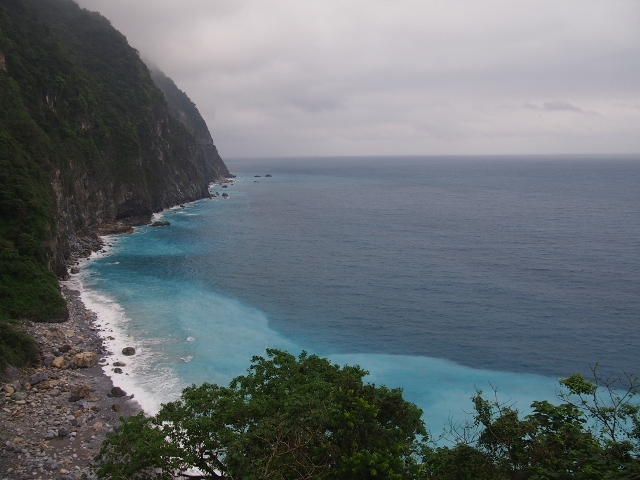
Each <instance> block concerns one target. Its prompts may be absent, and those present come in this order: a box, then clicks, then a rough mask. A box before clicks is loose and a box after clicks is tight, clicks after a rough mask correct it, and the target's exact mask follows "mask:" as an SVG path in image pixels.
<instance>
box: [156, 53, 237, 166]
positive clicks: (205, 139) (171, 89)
mask: <svg viewBox="0 0 640 480" xmlns="http://www.w3.org/2000/svg"><path fill="white" fill-rule="evenodd" d="M149 69H150V71H151V78H152V80H153V83H154V84H155V85H156V86H157V87H158V88H159V89H160V90H161V91H162V93H163V94H164V97H165V99H166V100H167V106H168V107H169V113H170V114H171V116H172V117H173V118H175V119H177V120H178V121H179V122H180V123H181V124H182V125H183V126H184V127H185V128H186V129H187V131H188V132H189V133H190V134H191V135H192V136H193V138H194V139H195V140H196V143H197V144H198V150H199V151H198V153H197V161H196V165H197V167H198V170H199V171H200V173H201V174H202V175H203V176H204V177H205V178H212V179H215V178H219V177H225V178H226V177H229V176H231V174H230V173H229V170H228V169H227V166H226V165H225V164H224V162H223V161H222V158H220V155H219V154H218V150H217V149H216V146H215V145H214V144H213V139H212V138H211V133H210V132H209V129H208V128H207V124H206V123H205V121H204V119H203V118H202V116H201V115H200V112H199V111H198V108H197V107H196V106H195V104H194V103H193V102H192V101H191V99H190V98H189V97H188V96H187V94H186V93H184V92H183V91H182V90H180V89H179V88H178V87H177V86H176V84H175V83H173V80H171V79H170V78H169V77H167V76H166V75H165V74H164V73H163V72H162V71H160V69H159V68H158V67H156V66H154V65H149Z"/></svg>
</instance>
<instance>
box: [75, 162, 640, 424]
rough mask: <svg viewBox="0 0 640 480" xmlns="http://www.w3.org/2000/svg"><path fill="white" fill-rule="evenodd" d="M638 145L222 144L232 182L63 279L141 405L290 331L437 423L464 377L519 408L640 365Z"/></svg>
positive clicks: (460, 401)
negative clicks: (237, 156) (582, 377)
mask: <svg viewBox="0 0 640 480" xmlns="http://www.w3.org/2000/svg"><path fill="white" fill-rule="evenodd" d="M638 160H639V159H631V158H615V159H608V158H598V157H590V158H577V157H561V158H550V157H545V158H523V157H517V158H507V157H499V158H479V157H478V158H433V157H431V158H430V157H427V158H417V157H410V158H407V157H400V158H384V159H383V158H328V159H253V160H242V161H240V160H238V161H231V162H228V165H229V167H230V169H231V171H232V172H233V173H235V174H236V175H237V176H238V179H237V181H236V182H235V183H234V184H233V185H231V186H229V187H228V188H224V189H223V188H222V187H220V186H215V187H212V191H218V192H219V193H222V192H228V194H229V198H228V199H222V198H217V199H212V200H202V201H199V202H195V203H193V204H189V205H187V206H186V208H184V209H183V208H178V209H173V210H169V211H167V212H164V213H163V214H162V218H163V219H166V220H169V221H170V222H171V226H170V227H163V228H151V227H140V228H139V229H137V231H136V233H135V234H133V235H122V236H117V237H110V238H109V239H108V242H109V243H110V244H111V246H110V247H108V248H107V253H104V254H98V255H96V256H94V258H93V259H92V260H91V261H90V262H88V263H87V264H86V265H85V267H84V268H83V270H82V272H81V274H80V275H79V276H78V277H79V278H78V280H80V281H81V282H82V288H83V298H84V299H85V301H86V302H87V303H88V304H89V305H90V307H91V308H93V309H95V310H96V311H98V313H99V315H100V318H101V321H102V322H103V328H104V329H105V335H110V336H112V337H113V338H114V340H107V343H108V344H109V345H111V346H112V348H113V351H114V352H116V353H117V352H119V351H120V350H121V348H122V347H123V346H125V345H133V346H135V347H136V348H137V350H138V354H137V355H136V356H135V357H132V358H120V357H119V356H118V355H117V354H116V355H115V356H114V359H115V358H119V359H121V360H124V361H126V362H127V363H128V365H127V367H124V368H123V370H124V371H125V373H123V374H121V375H114V377H115V380H116V382H118V383H120V384H121V385H123V387H124V388H125V390H127V391H129V392H131V393H135V395H136V398H137V399H138V400H139V401H140V402H141V403H142V404H143V406H144V407H145V408H146V409H147V410H148V411H150V412H152V411H155V410H156V409H157V408H158V406H159V404H160V403H161V402H166V401H168V400H171V399H173V398H176V397H177V396H178V395H179V392H180V390H181V388H182V387H184V386H185V385H188V384H190V383H201V382H203V381H210V382H215V383H220V384H226V383H227V382H228V381H229V380H230V379H231V378H233V377H234V376H236V375H239V374H242V373H244V371H245V369H246V368H247V366H248V365H249V362H250V357H251V356H252V355H260V354H262V353H263V352H264V349H265V348H267V347H269V348H283V349H286V350H289V351H291V352H294V353H295V352H299V351H301V350H303V349H304V350H307V351H310V352H313V353H318V354H321V355H326V356H328V357H329V358H331V359H332V360H334V361H336V362H338V363H349V364H354V363H357V364H360V365H361V366H363V367H364V368H365V369H367V370H369V371H370V372H371V373H370V379H369V380H370V381H372V382H374V383H376V384H386V385H388V386H391V387H396V386H400V387H403V388H404V389H405V396H406V397H407V398H408V399H410V400H412V401H414V402H416V403H417V404H418V405H419V406H420V407H422V408H423V410H425V412H426V414H425V420H426V422H427V424H428V428H430V429H431V430H432V431H434V432H437V431H439V430H440V429H441V428H442V427H443V426H444V425H445V424H446V423H447V420H448V418H449V417H453V418H454V419H462V417H463V416H464V413H463V411H470V410H471V402H470V401H469V398H470V396H471V395H472V394H473V393H474V391H475V389H476V388H480V389H482V390H485V391H488V390H490V389H491V387H490V385H493V386H495V387H497V388H498V389H499V392H500V396H501V398H502V399H504V400H507V399H511V400H515V401H517V402H518V405H520V406H521V407H522V408H525V407H526V406H527V405H528V404H529V403H530V402H531V400H533V399H541V398H548V399H553V398H554V394H555V386H556V379H557V378H558V377H559V376H563V375H567V374H570V373H573V372H575V371H582V372H588V371H589V367H590V365H592V364H594V363H595V362H600V363H601V364H602V365H603V368H605V369H610V370H612V371H620V370H622V369H624V370H626V371H633V372H638V371H640V369H638V368H636V367H637V351H638V346H639V345H640V332H639V329H638V320H639V316H640V300H639V298H640V295H638V294H639V293H640V240H639V239H640V193H639V191H638V188H637V186H638V185H640V161H638ZM267 173H270V174H272V175H273V176H272V177H270V178H265V177H264V175H265V174H267ZM256 175H260V176H259V177H257V176H256ZM107 370H108V371H110V370H109V369H108V368H107Z"/></svg>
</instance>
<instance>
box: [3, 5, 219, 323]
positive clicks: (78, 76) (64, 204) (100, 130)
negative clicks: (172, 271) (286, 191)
mask: <svg viewBox="0 0 640 480" xmlns="http://www.w3.org/2000/svg"><path fill="white" fill-rule="evenodd" d="M159 75H161V74H156V75H155V78H156V82H157V84H158V85H160V86H161V87H162V90H163V91H164V92H165V93H164V94H163V92H162V91H161V90H160V89H158V88H157V87H156V85H155V84H154V82H153V80H152V78H151V75H150V72H149V70H148V68H147V67H146V65H145V64H144V63H143V62H142V61H141V60H140V58H139V55H138V52H137V51H136V50H134V49H133V48H131V47H130V46H129V45H128V43H127V41H126V38H125V37H124V36H123V35H122V34H120V33H119V32H118V31H116V30H115V29H114V28H113V27H112V26H111V24H110V23H109V21H108V20H106V19H105V18H104V17H102V16H101V15H99V14H97V13H91V12H88V11H86V10H83V9H81V8H79V7H78V6H77V5H76V4H75V3H74V2H73V1H71V0H12V1H10V2H1V3H0V105H1V106H2V108H1V109H0V274H1V275H2V285H0V320H1V318H2V316H9V317H14V318H19V317H21V316H27V317H31V318H36V319H38V318H41V319H42V318H53V317H56V316H59V315H60V303H59V302H58V303H57V304H56V305H57V306H56V307H55V308H53V309H52V308H50V305H51V304H52V300H51V299H52V296H53V297H55V296H56V295H57V296H58V297H59V294H57V293H56V292H54V291H53V290H51V288H53V287H51V285H53V284H54V283H55V277H54V276H53V274H51V273H50V272H52V271H53V272H55V273H56V274H57V275H58V276H63V275H65V274H66V267H65V265H66V262H67V261H68V259H69V255H70V251H71V248H70V246H71V245H73V244H74V243H76V242H78V241H81V240H82V238H83V237H86V236H91V235H93V234H94V232H95V231H96V230H97V229H99V228H100V227H101V226H104V225H113V224H115V223H117V222H121V223H123V224H125V225H135V224H140V223H144V222H147V221H148V220H149V218H150V216H151V214H152V213H153V212H157V211H160V210H162V209H164V208H167V207H170V206H172V205H176V204H178V203H183V202H188V201H192V200H196V199H199V198H204V197H207V196H208V195H209V193H208V188H207V186H208V183H210V182H212V181H215V180H220V179H222V178H224V177H227V176H229V171H228V170H227V167H226V166H225V165H224V162H223V161H222V159H221V158H220V156H219V155H218V152H217V150H216V147H215V145H214V144H213V141H212V139H211V135H210V134H209V131H208V129H207V127H206V124H205V123H204V120H202V117H201V116H200V114H199V113H198V111H197V109H196V108H195V105H193V103H192V102H191V101H190V100H189V99H188V97H187V96H186V95H185V94H184V93H183V92H181V91H180V90H178V88H177V87H176V86H175V85H174V84H173V82H172V81H171V80H170V79H168V78H166V77H165V76H164V75H162V78H160V77H159ZM159 78H160V80H158V79H159ZM26 266H28V268H29V269H32V270H33V271H34V272H35V273H34V275H35V276H36V277H38V278H39V279H40V280H41V284H42V285H49V287H47V288H44V287H42V288H44V290H46V291H47V292H49V294H47V295H48V296H47V295H44V296H43V295H41V294H40V293H39V292H40V291H41V290H42V288H40V287H38V288H37V289H36V287H35V283H34V282H33V281H32V280H31V279H29V278H24V271H25V268H27V267H26ZM36 283H37V282H36ZM50 287H51V288H50ZM44 290H42V291H44ZM54 290H55V288H54ZM16 292H18V293H16ZM23 297H28V298H32V300H25V299H24V298H23ZM40 297H43V298H42V299H41V298H40ZM44 297H47V298H48V299H47V298H44ZM53 303H56V302H53Z"/></svg>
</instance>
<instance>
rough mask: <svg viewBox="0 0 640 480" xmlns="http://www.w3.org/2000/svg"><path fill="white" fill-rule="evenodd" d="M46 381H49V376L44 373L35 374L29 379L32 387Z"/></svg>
mask: <svg viewBox="0 0 640 480" xmlns="http://www.w3.org/2000/svg"><path fill="white" fill-rule="evenodd" d="M45 380H49V376H48V375H47V374H46V373H44V372H38V373H34V374H33V375H31V376H30V377H29V383H30V384H31V385H37V384H39V383H41V382H44V381H45Z"/></svg>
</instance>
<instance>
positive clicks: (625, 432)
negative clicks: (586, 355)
mask: <svg viewBox="0 0 640 480" xmlns="http://www.w3.org/2000/svg"><path fill="white" fill-rule="evenodd" d="M593 374H594V379H593V381H589V380H586V379H585V378H584V377H583V376H582V375H580V374H575V375H571V376H570V377H568V378H565V379H562V380H560V386H561V388H562V390H561V391H560V393H559V394H558V397H559V399H560V400H562V402H563V403H561V404H560V405H552V404H551V403H549V402H548V401H536V402H533V404H532V405H531V407H532V410H533V413H531V414H529V415H526V416H524V418H520V416H519V414H518V410H517V409H516V408H515V407H514V406H513V405H505V404H501V403H500V402H498V400H497V399H494V400H487V399H485V398H483V397H482V392H478V393H477V394H476V395H474V397H473V398H472V401H473V404H474V409H475V413H474V415H473V421H472V422H469V423H466V424H463V425H458V426H457V427H454V428H452V431H451V433H452V434H453V435H454V441H455V443H456V446H455V447H453V448H437V449H434V450H432V451H431V452H430V455H428V458H427V461H426V464H425V474H426V475H427V478H433V479H443V480H449V479H451V480H453V479H456V480H463V479H469V480H471V479H487V480H489V479H491V480H502V479H505V480H506V479H531V480H533V479H536V480H537V479H605V478H625V479H638V478H640V461H639V456H640V406H639V405H637V404H634V403H633V401H632V400H633V397H634V396H635V394H636V393H637V389H638V380H637V379H636V378H635V377H631V376H623V377H603V376H601V375H599V374H598V373H597V371H596V370H595V369H594V370H593Z"/></svg>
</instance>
